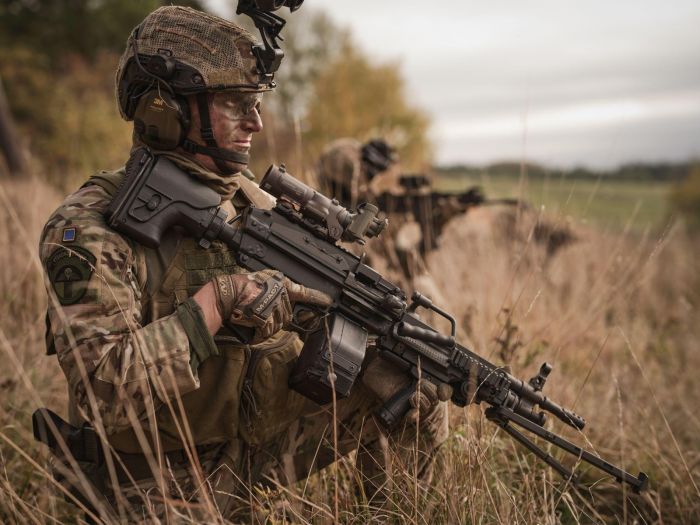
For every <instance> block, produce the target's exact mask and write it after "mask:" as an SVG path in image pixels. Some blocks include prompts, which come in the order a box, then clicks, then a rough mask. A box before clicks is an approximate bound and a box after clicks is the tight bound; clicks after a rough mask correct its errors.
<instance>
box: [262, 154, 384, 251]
mask: <svg viewBox="0 0 700 525" xmlns="http://www.w3.org/2000/svg"><path fill="white" fill-rule="evenodd" d="M260 187H261V188H262V189H263V190H265V191H266V192H268V193H269V194H271V195H273V196H275V197H277V199H279V200H281V201H283V202H287V203H289V204H291V205H293V206H294V207H295V209H297V210H298V211H299V213H301V215H302V216H303V217H304V218H305V219H307V220H309V221H311V222H313V223H316V224H317V225H318V226H320V227H323V228H326V229H327V233H328V237H329V238H331V239H333V240H335V241H337V240H343V241H349V242H357V243H359V244H364V238H365V237H367V238H371V237H377V236H378V235H379V234H380V233H381V232H382V231H384V229H385V228H386V226H387V224H388V221H387V219H385V218H384V217H378V215H379V208H377V207H376V206H374V205H372V204H367V203H365V204H362V205H360V206H359V207H358V209H357V212H352V211H350V210H348V209H347V208H345V207H344V206H342V205H341V204H340V203H339V202H338V201H337V200H336V199H331V198H328V197H326V196H325V195H323V194H321V193H319V192H317V191H316V190H314V189H313V188H311V187H309V186H307V185H306V184H304V183H303V182H301V181H300V180H297V179H295V178H294V177H292V176H291V175H290V174H289V173H287V171H286V170H285V167H284V165H282V166H279V167H277V166H275V165H274V164H273V165H272V166H270V167H269V168H268V170H267V173H265V176H264V177H263V178H262V180H261V181H260Z"/></svg>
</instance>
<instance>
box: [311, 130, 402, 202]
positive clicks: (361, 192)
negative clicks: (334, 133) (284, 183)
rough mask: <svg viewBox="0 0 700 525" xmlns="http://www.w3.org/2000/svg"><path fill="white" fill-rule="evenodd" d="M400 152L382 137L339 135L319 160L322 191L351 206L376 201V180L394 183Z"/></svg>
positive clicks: (383, 182) (384, 183)
mask: <svg viewBox="0 0 700 525" xmlns="http://www.w3.org/2000/svg"><path fill="white" fill-rule="evenodd" d="M398 172H399V166H398V156H397V154H396V152H395V151H394V149H393V148H392V147H391V146H389V144H387V142H386V141H385V140H383V139H372V140H370V141H368V142H367V143H365V144H362V143H360V142H359V141H358V140H355V139H351V138H344V139H337V140H335V141H333V142H331V143H330V144H329V145H328V147H327V148H326V149H325V150H324V152H323V154H322V155H321V158H320V159H319V161H318V179H319V184H320V185H321V191H322V192H323V193H324V194H325V195H328V196H329V197H334V198H336V199H338V201H339V202H340V203H341V204H342V205H343V206H347V207H349V208H352V209H354V208H356V207H357V205H358V204H359V203H361V202H365V201H370V202H371V201H373V195H375V194H376V193H375V191H374V188H373V184H375V183H377V182H380V183H381V184H383V186H386V185H389V186H392V182H395V181H394V179H395V177H393V175H395V174H398Z"/></svg>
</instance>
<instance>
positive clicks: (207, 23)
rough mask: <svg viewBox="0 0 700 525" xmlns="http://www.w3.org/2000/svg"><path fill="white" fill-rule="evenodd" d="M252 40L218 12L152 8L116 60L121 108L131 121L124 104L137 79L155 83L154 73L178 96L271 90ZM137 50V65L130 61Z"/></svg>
mask: <svg viewBox="0 0 700 525" xmlns="http://www.w3.org/2000/svg"><path fill="white" fill-rule="evenodd" d="M255 44H256V41H255V39H254V37H253V35H252V34H251V33H249V32H248V31H246V30H245V29H243V28H242V27H240V26H238V25H236V24H234V23H233V22H229V21H228V20H224V19H223V18H220V17H218V16H214V15H210V14H207V13H203V12H201V11H197V10H195V9H192V8H189V7H182V6H165V7H161V8H159V9H156V10H155V11H153V12H152V13H151V14H149V15H148V16H147V17H146V18H145V19H144V20H143V22H142V23H141V25H139V26H138V27H137V28H136V30H135V31H134V32H133V33H132V34H131V35H130V36H129V39H128V40H127V45H126V50H125V51H124V53H123V54H122V56H121V59H120V60H119V67H118V69H117V74H116V87H117V100H118V101H119V112H120V113H121V115H122V117H123V118H124V119H126V120H130V119H131V115H130V113H131V112H130V111H128V110H127V105H128V103H129V99H130V98H132V99H133V97H134V95H135V94H134V91H133V90H134V87H135V84H141V85H148V84H154V83H155V82H156V76H157V77H158V78H159V79H161V80H163V81H164V82H166V83H167V84H168V85H169V86H170V87H171V88H172V90H173V91H174V92H175V93H177V94H181V95H188V94H193V93H201V92H205V91H267V90H269V89H271V88H272V87H273V84H272V83H263V81H262V80H261V76H260V74H259V72H258V68H257V62H256V59H255V56H254V55H253V51H252V46H253V45H255ZM136 53H138V57H139V62H140V63H141V66H142V67H141V68H140V67H139V66H138V64H136V61H135V60H134V56H135V54H136ZM159 66H160V67H159ZM142 68H144V69H146V70H147V71H148V72H150V73H154V74H155V75H156V76H153V75H149V74H147V73H145V72H143V71H142Z"/></svg>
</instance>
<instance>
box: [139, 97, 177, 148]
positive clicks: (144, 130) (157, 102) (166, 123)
mask: <svg viewBox="0 0 700 525" xmlns="http://www.w3.org/2000/svg"><path fill="white" fill-rule="evenodd" d="M190 124H191V122H190V108H189V105H188V103H187V100H185V99H184V98H182V97H178V96H174V95H172V94H170V93H169V92H167V91H164V90H161V89H152V90H150V91H148V92H146V93H144V94H143V95H142V96H141V97H140V99H139V103H138V105H137V106H136V110H135V111H134V131H135V132H136V135H137V137H138V138H139V139H140V140H141V141H142V142H143V143H144V144H146V145H147V146H150V147H151V148H153V149H158V150H172V149H175V148H177V147H178V146H179V145H180V144H181V143H182V141H183V140H184V139H185V137H186V136H187V133H188V132H189V129H190Z"/></svg>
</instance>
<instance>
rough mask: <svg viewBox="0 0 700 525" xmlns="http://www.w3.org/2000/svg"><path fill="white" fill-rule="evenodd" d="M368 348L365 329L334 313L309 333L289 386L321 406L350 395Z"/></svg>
mask: <svg viewBox="0 0 700 525" xmlns="http://www.w3.org/2000/svg"><path fill="white" fill-rule="evenodd" d="M366 348H367V330H365V329H364V328H362V327H361V326H360V325H358V324H355V323H353V322H352V321H350V320H349V319H348V318H346V317H345V316H343V315H341V314H339V313H334V314H330V315H329V317H328V318H327V323H326V322H323V323H321V327H320V328H319V329H318V330H316V331H315V332H313V333H311V334H310V335H309V336H308V337H307V339H306V342H305V343H304V347H303V348H302V350H301V355H300V356H299V359H298V360H297V362H296V365H295V366H294V369H293V370H292V375H291V376H290V378H289V386H290V387H291V388H292V389H293V390H296V391H297V392H299V393H300V394H302V395H303V396H306V397H307V398H309V399H311V400H312V401H315V402H316V403H318V404H320V405H323V404H326V403H330V402H331V401H332V400H333V390H334V389H335V393H336V397H337V398H338V399H342V398H345V397H348V396H349V395H350V389H351V388H352V385H353V384H354V383H355V379H357V376H358V374H359V373H360V369H361V366H362V361H364V358H365V352H366Z"/></svg>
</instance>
